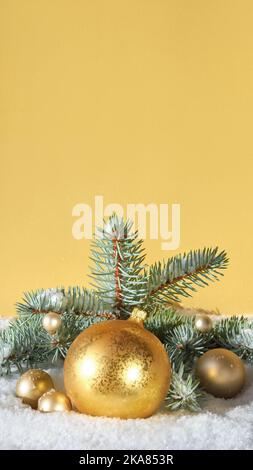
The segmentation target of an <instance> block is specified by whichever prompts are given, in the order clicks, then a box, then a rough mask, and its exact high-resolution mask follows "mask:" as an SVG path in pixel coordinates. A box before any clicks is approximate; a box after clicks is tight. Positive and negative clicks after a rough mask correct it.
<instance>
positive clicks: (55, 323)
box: [42, 312, 62, 335]
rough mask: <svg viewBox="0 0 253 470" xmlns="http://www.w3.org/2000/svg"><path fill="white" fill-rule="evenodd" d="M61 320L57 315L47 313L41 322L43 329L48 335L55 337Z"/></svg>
mask: <svg viewBox="0 0 253 470" xmlns="http://www.w3.org/2000/svg"><path fill="white" fill-rule="evenodd" d="M61 323H62V320H61V316H60V315H59V313H55V312H48V313H47V314H46V315H44V317H43V320H42V326H43V328H44V329H45V330H46V331H47V332H48V333H49V334H50V335H55V333H56V332H57V331H58V330H59V328H60V326H61Z"/></svg>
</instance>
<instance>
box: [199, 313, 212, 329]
mask: <svg viewBox="0 0 253 470" xmlns="http://www.w3.org/2000/svg"><path fill="white" fill-rule="evenodd" d="M212 327H213V322H212V320H211V318H210V317H209V316H208V315H198V316H197V317H196V320H195V328H196V329H197V330H198V331H200V332H201V333H208V331H210V330H211V329H212Z"/></svg>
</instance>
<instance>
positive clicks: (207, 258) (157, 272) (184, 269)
mask: <svg viewBox="0 0 253 470" xmlns="http://www.w3.org/2000/svg"><path fill="white" fill-rule="evenodd" d="M227 264H228V258H227V255H226V252H225V251H221V252H220V253H218V248H217V247H216V248H214V249H212V248H204V249H203V250H196V251H190V252H189V253H188V254H185V253H184V254H183V255H181V254H179V255H177V256H174V257H173V258H170V259H169V260H168V261H166V262H163V263H161V262H158V263H155V264H154V265H152V266H150V268H149V272H148V273H147V277H148V294H147V297H146V299H145V303H146V304H149V303H158V304H162V303H164V302H166V301H167V302H169V301H173V302H178V301H179V296H184V297H189V296H191V292H194V291H196V288H195V285H197V286H199V287H204V286H206V285H208V282H209V281H211V282H212V281H215V280H218V277H219V276H221V275H223V274H222V272H221V271H222V270H223V269H225V268H226V267H227Z"/></svg>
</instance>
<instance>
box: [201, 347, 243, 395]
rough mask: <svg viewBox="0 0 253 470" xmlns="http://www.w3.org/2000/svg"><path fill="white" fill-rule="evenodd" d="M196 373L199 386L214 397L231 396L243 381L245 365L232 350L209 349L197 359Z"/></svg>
mask: <svg viewBox="0 0 253 470" xmlns="http://www.w3.org/2000/svg"><path fill="white" fill-rule="evenodd" d="M196 375H197V377H198V378H199V380H200V384H201V386H202V387H203V388H204V389H205V390H206V391H207V392H208V393H211V394H212V395H214V396H215V397H220V398H232V397H234V396H235V395H236V394H237V393H239V392H240V390H241V389H242V387H243V386H244V383H245V367H244V364H243V362H242V360H241V359H240V358H239V357H238V356H237V355H236V354H234V353H233V352H232V351H229V350H228V349H223V348H217V349H211V350H209V351H207V352H206V353H205V354H203V356H201V357H200V358H199V359H198V360H197V364H196Z"/></svg>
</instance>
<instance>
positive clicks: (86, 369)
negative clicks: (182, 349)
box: [64, 312, 170, 418]
mask: <svg viewBox="0 0 253 470" xmlns="http://www.w3.org/2000/svg"><path fill="white" fill-rule="evenodd" d="M134 315H135V319H134V318H132V319H131V318H130V319H129V320H127V321H126V320H108V321H105V322H102V323H99V324H95V325H92V326H90V327H89V328H87V329H86V330H85V331H84V332H83V333H81V334H80V335H79V336H78V337H77V338H76V339H75V341H74V342H73V344H72V345H71V346H70V348H69V350H68V353H67V357H66V359H65V364H64V381H65V388H66V392H67V394H68V396H69V397H70V399H71V401H72V403H73V405H75V406H76V408H77V409H78V410H79V411H80V412H82V413H87V414H90V415H93V416H109V417H119V418H146V417H148V416H151V415H152V414H153V413H154V412H155V411H156V410H157V409H158V408H159V407H160V405H161V403H162V402H163V400H164V399H165V396H166V394H167V391H168V388H169V383H170V362H169V358H168V355H167V353H166V351H165V349H164V347H163V345H162V343H161V342H160V341H159V340H158V338H157V337H156V336H154V335H153V334H152V333H150V332H149V331H147V330H145V329H144V327H143V324H142V322H141V319H142V318H143V317H142V315H136V312H135V314H134Z"/></svg>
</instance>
